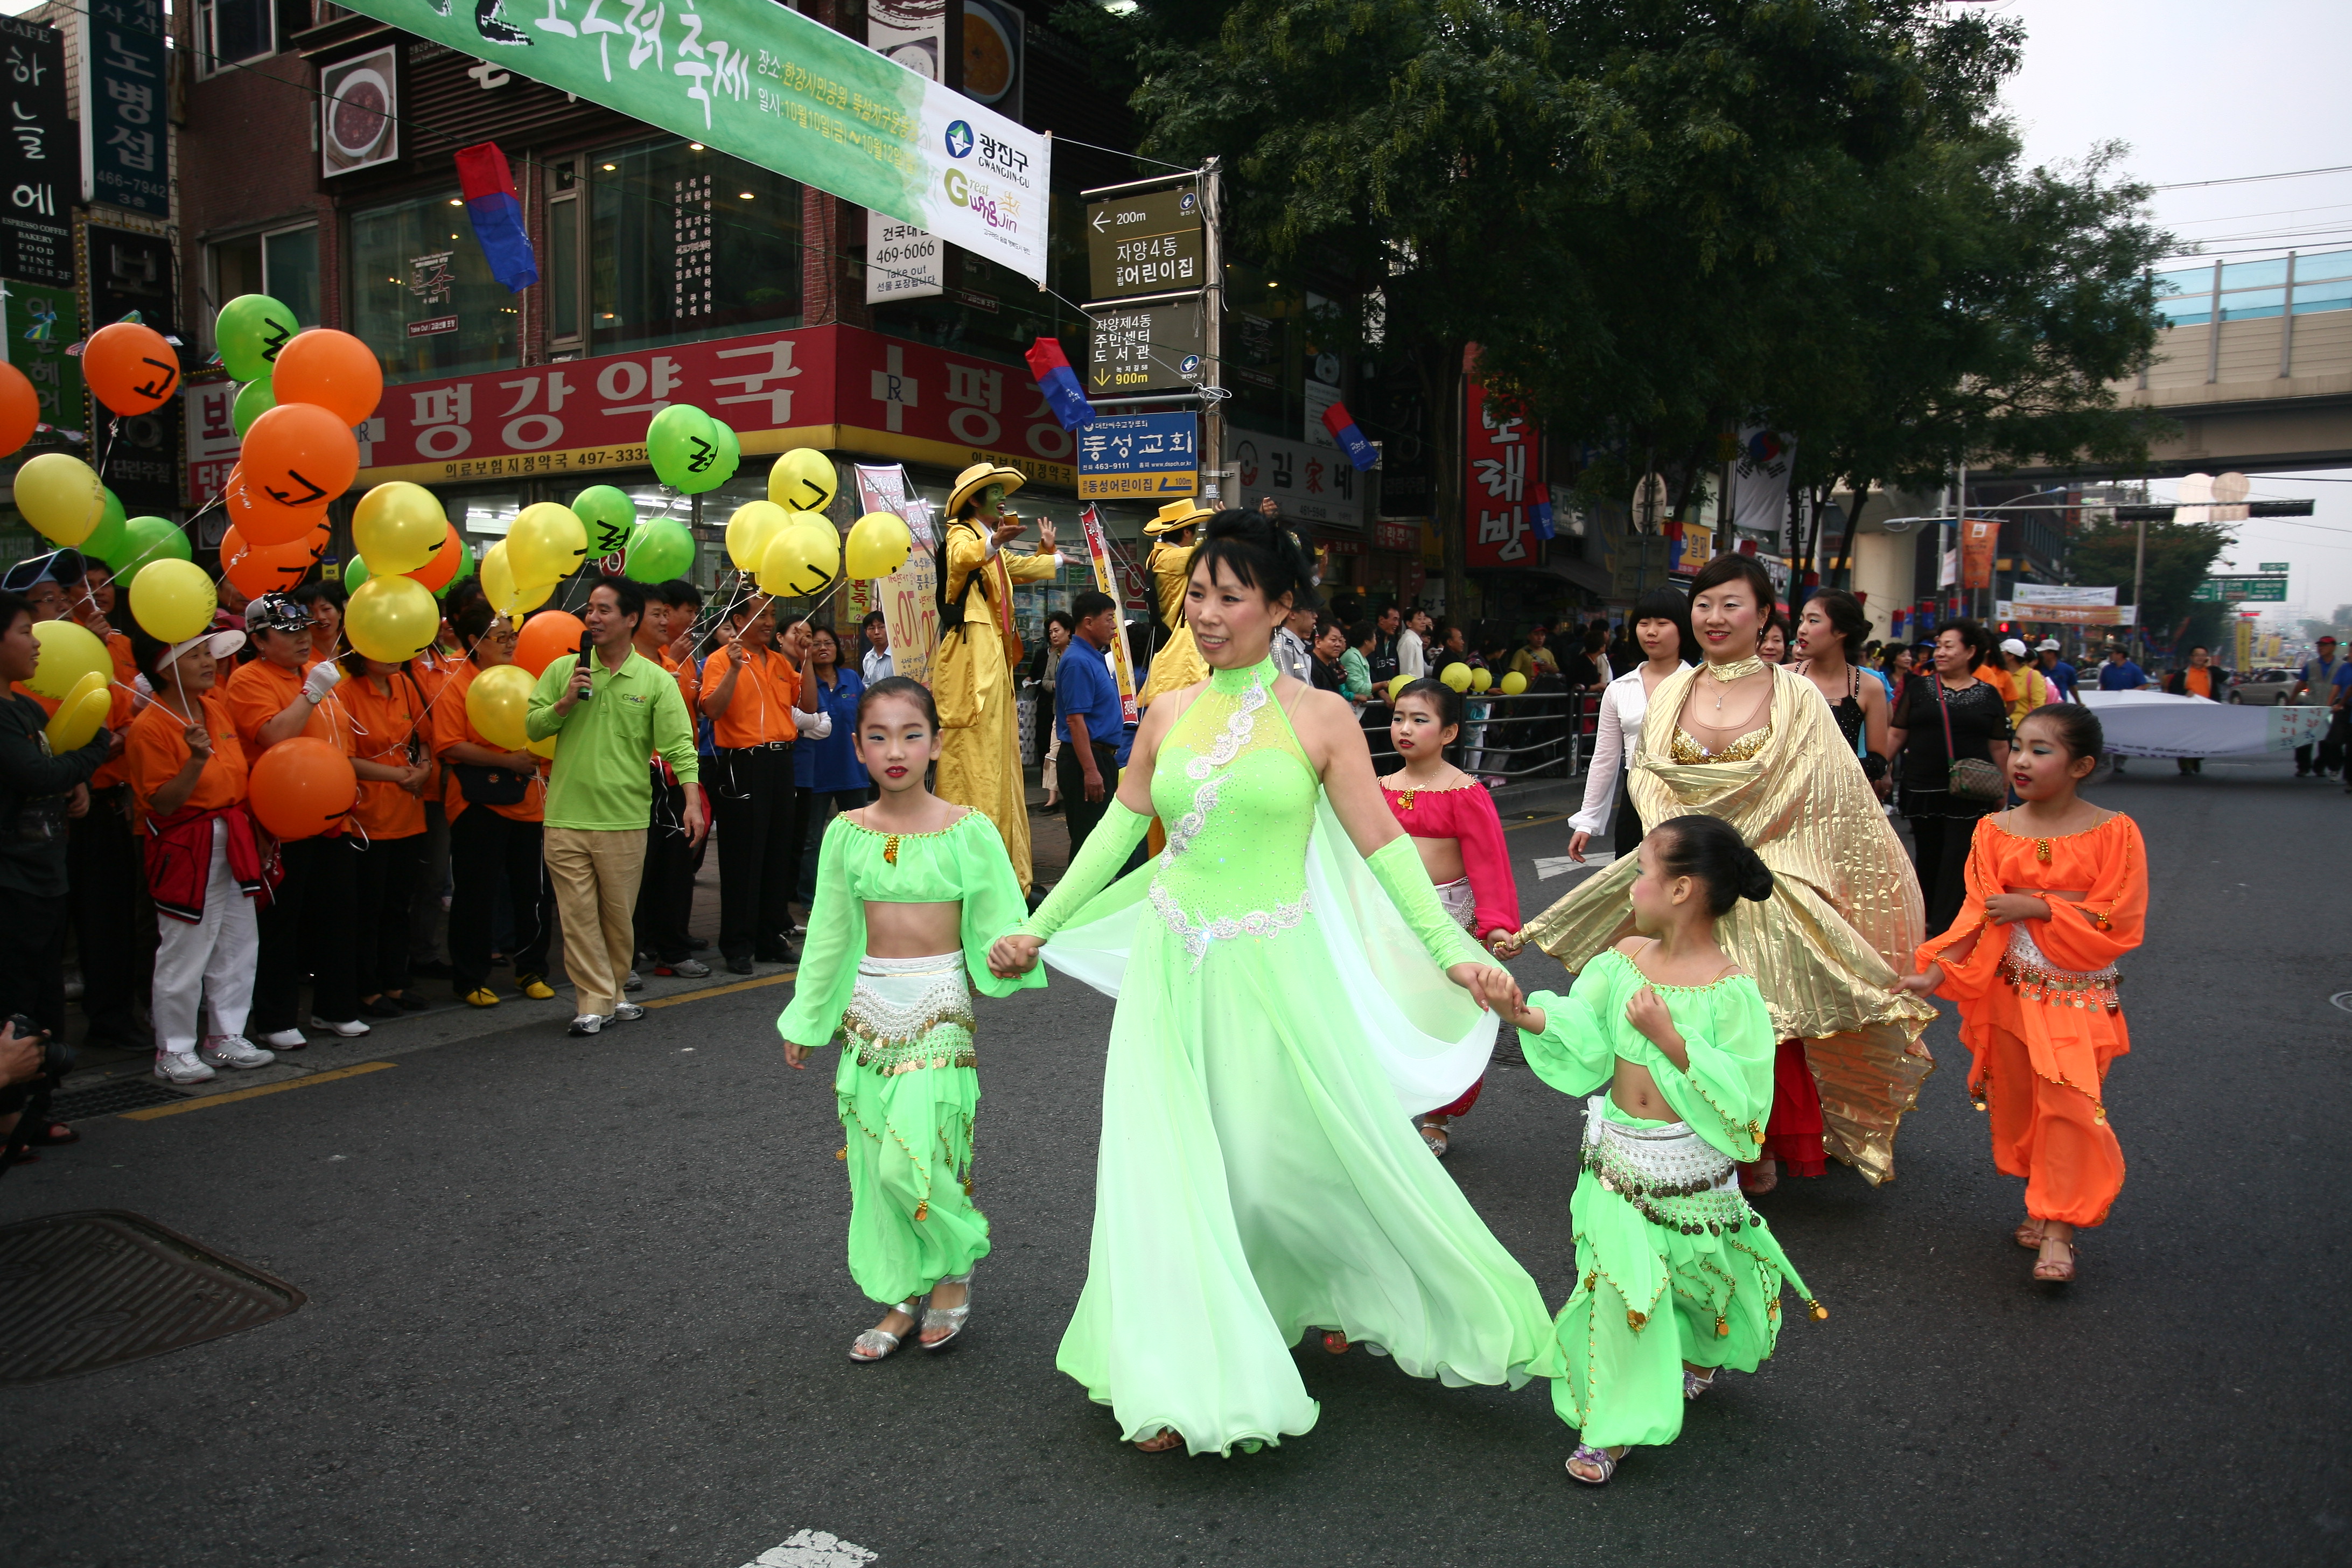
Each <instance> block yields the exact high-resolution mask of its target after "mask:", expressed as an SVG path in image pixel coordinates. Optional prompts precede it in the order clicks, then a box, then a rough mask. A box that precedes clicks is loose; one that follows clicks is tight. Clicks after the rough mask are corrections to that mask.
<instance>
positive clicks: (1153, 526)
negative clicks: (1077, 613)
mask: <svg viewBox="0 0 2352 1568" xmlns="http://www.w3.org/2000/svg"><path fill="white" fill-rule="evenodd" d="M1213 515H1214V514H1213V513H1212V512H1211V511H1210V510H1209V509H1208V508H1206V507H1204V506H1202V505H1201V504H1200V503H1199V502H1197V501H1194V500H1180V501H1171V502H1170V503H1169V504H1168V505H1166V506H1163V507H1161V508H1160V515H1159V516H1158V517H1155V518H1153V519H1152V520H1151V521H1150V522H1147V523H1145V524H1144V525H1143V531H1144V532H1145V534H1147V535H1148V536H1150V539H1151V542H1152V543H1151V553H1150V554H1149V555H1147V556H1145V557H1144V558H1143V564H1144V569H1145V570H1146V571H1148V572H1150V574H1151V587H1152V592H1153V593H1154V594H1155V595H1157V596H1158V598H1159V601H1160V625H1161V626H1165V627H1167V628H1168V640H1167V641H1166V642H1165V643H1163V644H1161V645H1160V651H1159V652H1157V653H1155V654H1153V655H1152V656H1151V673H1150V675H1148V676H1146V677H1145V678H1144V682H1143V689H1142V690H1140V691H1139V692H1137V693H1136V694H1135V702H1136V706H1137V707H1138V708H1139V709H1140V708H1147V707H1150V704H1151V700H1152V699H1153V698H1155V697H1157V696H1159V695H1160V693H1161V692H1163V691H1181V690H1183V689H1185V688H1186V687H1188V686H1193V685H1197V684H1198V683H1199V682H1201V681H1203V680H1206V679H1209V667H1208V665H1207V664H1206V663H1205V662H1204V661H1203V660H1202V658H1201V650H1200V649H1198V648H1196V647H1193V646H1192V627H1191V626H1186V625H1185V624H1184V585H1185V584H1187V583H1189V582H1191V581H1192V551H1193V549H1194V545H1193V543H1192V529H1193V525H1194V524H1196V523H1198V522H1200V521H1202V519H1204V518H1207V517H1211V516H1213Z"/></svg>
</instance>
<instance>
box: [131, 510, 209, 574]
mask: <svg viewBox="0 0 2352 1568" xmlns="http://www.w3.org/2000/svg"><path fill="white" fill-rule="evenodd" d="M122 531H123V554H124V555H125V557H126V559H125V560H123V561H122V562H121V563H119V564H117V565H116V566H115V568H114V585H115V586H116V587H118V588H128V587H129V586H131V579H132V578H134V577H136V576H138V575H139V571H140V568H142V567H143V566H145V565H146V564H147V563H149V562H150V561H162V560H164V559H166V558H169V559H171V560H174V561H187V560H191V559H193V558H194V552H193V551H191V550H190V549H189V548H188V536H187V535H186V534H184V533H183V532H181V531H180V525H179V524H178V523H176V522H173V521H172V520H171V519H170V518H167V517H134V518H132V519H131V521H128V522H126V523H124V524H123V525H122Z"/></svg>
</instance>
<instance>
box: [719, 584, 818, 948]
mask: <svg viewBox="0 0 2352 1568" xmlns="http://www.w3.org/2000/svg"><path fill="white" fill-rule="evenodd" d="M798 626H799V622H798V620H797V618H795V621H794V624H793V630H797V629H798ZM774 627H775V602H774V601H773V600H772V599H770V598H769V597H768V596H767V595H764V594H753V595H749V596H747V597H745V598H742V599H739V600H738V601H736V602H735V603H734V604H733V605H730V606H728V610H727V614H726V615H725V616H722V617H721V618H720V621H719V626H718V627H717V636H718V638H719V650H718V651H717V652H716V653H713V654H712V655H711V656H710V657H709V658H707V659H705V660H704V661H703V665H702V699H701V705H700V706H701V710H702V712H703V713H704V714H705V715H706V716H708V717H709V720H710V721H711V726H710V727H711V741H712V743H713V744H714V745H715V746H716V747H717V749H718V752H719V757H718V780H717V783H718V787H717V788H716V790H714V791H713V792H712V798H711V805H712V806H713V807H714V808H715V811H716V816H717V820H716V822H715V823H714V825H713V826H714V829H715V831H716V833H717V835H718V838H719V952H720V953H721V955H723V956H724V957H725V959H726V960H727V967H728V969H729V970H730V971H731V972H732V973H737V974H749V973H751V966H752V964H753V963H792V962H793V957H794V953H793V942H792V935H791V932H792V897H793V882H794V881H795V880H796V879H797V873H798V862H797V859H796V858H795V857H796V852H797V851H798V849H799V847H800V835H799V834H798V833H797V832H795V831H793V828H794V824H793V810H794V807H795V805H796V804H797V791H796V790H795V789H794V787H793V741H794V740H795V739H796V738H798V736H799V733H800V731H799V730H798V729H797V728H796V727H795V726H794V724H793V702H794V701H795V700H797V699H798V697H799V695H800V684H801V677H800V669H799V668H798V667H797V666H796V665H795V664H794V663H793V660H792V659H791V658H789V657H787V653H789V649H787V653H779V652H777V651H776V649H775V648H774V647H772V646H771V639H772V637H773V635H774Z"/></svg>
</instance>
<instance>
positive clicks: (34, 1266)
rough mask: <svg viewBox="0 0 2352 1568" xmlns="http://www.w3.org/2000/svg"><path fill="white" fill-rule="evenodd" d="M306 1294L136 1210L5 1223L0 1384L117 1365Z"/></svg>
mask: <svg viewBox="0 0 2352 1568" xmlns="http://www.w3.org/2000/svg"><path fill="white" fill-rule="evenodd" d="M303 1300H305V1298H304V1297H303V1295H302V1292H301V1291H299V1290H297V1289H294V1287H292V1286H291V1285H289V1284H287V1283H286V1282H285V1281H283V1280H280V1279H271V1278H270V1277H269V1276H268V1275H267V1274H264V1273H262V1272H261V1271H260V1270H259V1269H257V1268H247V1266H246V1265H244V1264H242V1263H238V1262H236V1260H235V1259H233V1258H223V1257H222V1256H221V1255H220V1254H219V1253H217V1252H214V1251H211V1250H209V1249H208V1248H206V1247H201V1246H199V1245H197V1244H196V1243H195V1242H193V1241H191V1240H189V1239H188V1238H187V1237H184V1236H181V1235H178V1234H177V1233H175V1232H173V1231H169V1230H166V1229H164V1228H163V1226H160V1225H157V1224H156V1223H155V1222H154V1221H153V1220H151V1219H142V1218H141V1217H140V1216H139V1215H132V1214H122V1213H119V1212H114V1211H107V1210H93V1211H90V1212H88V1213H84V1214H62V1215H49V1216H47V1218H44V1219H34V1220H26V1221H24V1222H23V1223H21V1224H18V1225H12V1226H6V1227H5V1228H0V1386H14V1385H16V1384H26V1383H39V1382H41V1381H43V1380H44V1379H47V1378H52V1377H67V1376H70V1375H72V1374H73V1373H82V1372H93V1371H96V1370H97V1369H98V1368H100V1367H105V1366H119V1365H121V1363H124V1362H129V1361H138V1360H140V1359H142V1358H143V1357H146V1356H151V1355H161V1354H162V1353H163V1352H165V1351H171V1350H178V1349H179V1348H180V1347H181V1346H183V1345H193V1344H200V1343H202V1342H204V1341H205V1340H215V1339H218V1338H220V1337H221V1336H222V1335H223V1334H233V1333H236V1331H238V1330H240V1329H250V1328H253V1327H255V1326H256V1325H257V1324H260V1323H266V1322H268V1321H270V1320H271V1319H272V1318H282V1317H284V1316H285V1315H286V1314H287V1313H289V1312H290V1311H292V1310H294V1309H295V1308H297V1307H299V1306H300V1305H302V1303H303Z"/></svg>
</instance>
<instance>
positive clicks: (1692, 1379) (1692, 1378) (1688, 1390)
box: [1683, 1367, 1715, 1399]
mask: <svg viewBox="0 0 2352 1568" xmlns="http://www.w3.org/2000/svg"><path fill="white" fill-rule="evenodd" d="M1714 1386H1715V1373H1711V1372H1710V1373H1707V1374H1706V1376H1705V1377H1701V1376H1699V1374H1698V1373H1695V1372H1693V1371H1692V1370H1691V1369H1690V1368H1688V1367H1685V1368H1683V1397H1684V1398H1685V1399H1696V1398H1697V1397H1698V1396H1699V1395H1700V1394H1705V1393H1706V1391H1707V1390H1708V1389H1710V1388H1713V1387H1714Z"/></svg>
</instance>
